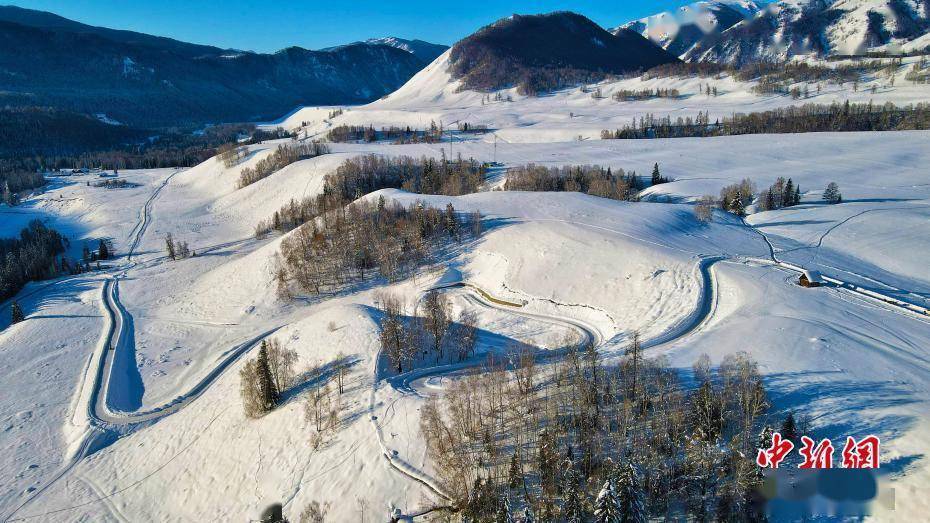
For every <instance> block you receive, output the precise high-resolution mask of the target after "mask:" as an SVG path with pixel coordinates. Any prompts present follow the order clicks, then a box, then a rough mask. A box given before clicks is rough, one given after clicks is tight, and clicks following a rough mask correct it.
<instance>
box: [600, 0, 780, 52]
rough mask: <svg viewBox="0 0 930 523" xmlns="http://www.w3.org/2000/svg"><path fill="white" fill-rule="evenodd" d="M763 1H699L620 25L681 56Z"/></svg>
mask: <svg viewBox="0 0 930 523" xmlns="http://www.w3.org/2000/svg"><path fill="white" fill-rule="evenodd" d="M762 6H763V4H762V3H760V2H756V1H753V0H737V1H711V2H706V1H701V2H695V3H693V4H689V5H685V6H682V7H680V8H678V9H676V10H674V11H663V12H661V13H658V14H655V15H652V16H647V17H645V18H640V19H639V20H634V21H632V22H627V23H625V24H623V25H621V26H619V27H617V28H614V29H613V30H612V31H611V32H613V33H617V32H618V31H620V30H621V29H630V30H632V31H636V32H638V33H640V34H642V35H643V36H645V37H646V38H649V39H650V40H652V41H653V42H655V43H656V44H658V45H660V46H661V47H662V48H663V49H665V50H666V51H668V52H670V53H672V54H674V55H676V56H681V55H683V54H685V53H686V52H687V51H688V50H690V49H691V48H692V47H694V45H695V44H697V43H698V42H701V41H702V40H704V39H705V38H707V37H708V36H709V35H716V34H720V33H722V32H723V31H726V30H727V29H729V28H731V27H733V26H734V25H736V24H737V23H739V22H742V21H743V20H746V19H748V18H751V17H752V16H753V15H755V14H756V13H758V12H759V10H760V9H762Z"/></svg>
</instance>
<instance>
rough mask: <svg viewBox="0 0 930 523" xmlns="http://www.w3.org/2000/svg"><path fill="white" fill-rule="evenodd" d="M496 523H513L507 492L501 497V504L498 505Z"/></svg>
mask: <svg viewBox="0 0 930 523" xmlns="http://www.w3.org/2000/svg"><path fill="white" fill-rule="evenodd" d="M494 521H495V523H513V515H512V514H511V513H510V496H508V495H507V493H506V492H505V493H504V495H503V496H501V500H500V503H499V504H498V505H497V514H496V515H495V516H494Z"/></svg>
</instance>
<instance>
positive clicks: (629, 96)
mask: <svg viewBox="0 0 930 523" xmlns="http://www.w3.org/2000/svg"><path fill="white" fill-rule="evenodd" d="M679 96H681V93H679V92H678V89H640V90H638V91H633V90H629V89H620V90H619V91H615V92H614V94H613V96H612V97H613V99H614V100H616V101H618V102H627V101H640V100H650V99H652V98H678V97H679Z"/></svg>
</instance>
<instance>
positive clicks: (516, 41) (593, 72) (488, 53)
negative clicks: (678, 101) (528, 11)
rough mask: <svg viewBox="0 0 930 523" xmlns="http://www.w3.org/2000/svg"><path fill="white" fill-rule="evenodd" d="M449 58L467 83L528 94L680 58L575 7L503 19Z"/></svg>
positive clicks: (467, 40)
mask: <svg viewBox="0 0 930 523" xmlns="http://www.w3.org/2000/svg"><path fill="white" fill-rule="evenodd" d="M449 57H450V64H451V71H452V73H453V76H454V77H456V78H461V79H462V80H463V86H464V87H465V88H469V89H475V90H494V89H501V88H505V87H511V86H517V87H518V88H519V89H520V91H521V92H524V93H531V92H532V93H537V92H545V91H551V90H553V89H558V88H561V87H566V86H569V85H573V84H577V83H580V82H589V81H596V80H598V79H601V78H603V77H604V76H605V75H606V74H608V73H614V74H621V73H629V72H634V71H639V70H646V69H649V68H651V67H655V66H656V65H660V64H666V63H671V62H675V61H677V58H675V57H674V56H672V55H670V54H669V53H667V52H666V51H664V50H663V49H662V48H660V47H658V46H656V45H655V44H653V43H652V42H650V41H649V40H647V39H645V38H643V37H642V36H641V35H639V34H637V33H636V32H634V31H627V30H621V31H619V32H617V33H616V34H613V33H610V32H608V31H606V30H604V29H603V28H601V27H600V26H598V25H597V24H595V23H594V22H592V21H591V20H589V19H587V18H585V17H584V16H581V15H579V14H576V13H571V12H555V13H549V14H545V15H531V16H524V15H513V16H510V17H509V18H504V19H501V20H498V21H497V22H495V23H493V24H491V25H489V26H487V27H484V28H482V29H481V30H479V31H477V32H476V33H474V34H472V35H471V36H468V37H466V38H464V39H462V40H461V41H459V42H458V43H456V44H455V45H454V46H453V47H452V49H451V51H450V56H449Z"/></svg>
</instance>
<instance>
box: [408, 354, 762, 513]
mask: <svg viewBox="0 0 930 523" xmlns="http://www.w3.org/2000/svg"><path fill="white" fill-rule="evenodd" d="M533 354H534V353H533V352H529V351H528V350H525V351H523V352H520V353H517V354H513V355H511V357H510V358H509V364H508V363H507V362H506V361H504V360H495V359H493V358H489V360H488V363H487V368H486V369H485V370H486V372H484V373H481V374H480V375H473V376H468V377H463V378H461V379H459V380H457V381H456V382H455V383H454V384H452V385H451V386H450V388H449V389H447V391H446V393H445V394H444V395H443V396H442V398H441V399H435V398H434V399H431V400H429V401H428V402H427V403H426V405H424V407H423V409H422V417H421V431H422V434H423V436H424V438H425V441H426V444H427V449H428V453H429V457H430V458H431V460H432V462H433V463H434V464H435V467H436V470H437V473H438V475H439V477H440V479H441V481H442V483H443V486H444V488H446V489H447V492H449V493H450V494H452V495H453V496H454V498H455V503H456V505H457V506H458V507H459V508H460V509H461V510H462V512H463V513H464V514H465V516H466V517H467V518H469V520H474V521H489V520H494V519H495V518H496V517H497V516H498V515H500V513H501V511H502V510H503V509H502V508H501V507H502V506H503V505H506V506H507V510H513V507H515V506H517V505H523V506H524V507H525V512H527V513H532V514H535V515H536V517H537V518H538V519H539V520H540V521H554V520H564V521H587V520H588V519H589V518H590V515H591V514H592V513H595V514H597V513H598V512H599V511H600V512H601V513H603V511H605V510H608V511H609V512H611V511H612V512H614V513H615V512H616V511H617V510H619V511H621V512H622V514H621V516H622V519H617V520H611V521H645V520H646V518H647V517H648V518H659V519H663V518H664V519H666V520H678V519H686V518H687V519H693V520H696V521H709V520H718V521H757V520H758V519H757V518H759V517H761V515H762V508H763V507H762V506H761V498H760V496H759V495H758V492H757V487H758V486H759V485H760V484H761V482H762V479H763V478H762V476H761V473H760V470H759V469H758V467H757V466H756V465H755V462H754V459H753V458H754V456H755V454H756V452H755V448H756V445H757V437H756V434H757V431H758V429H759V423H760V419H761V417H762V416H764V415H765V413H766V411H767V409H768V407H769V405H768V402H767V400H766V393H765V389H764V387H763V384H762V379H761V377H760V375H759V373H758V370H757V367H756V364H755V362H753V361H752V360H751V359H750V358H749V356H748V355H746V354H745V353H738V354H735V355H730V356H728V357H727V358H725V359H724V361H723V362H722V363H721V365H720V366H719V367H718V368H717V369H715V370H712V369H711V367H710V362H709V359H708V358H706V356H705V357H702V358H701V359H700V360H699V361H698V362H697V363H696V364H695V376H696V377H697V380H698V383H699V386H698V387H697V389H696V390H688V389H687V388H685V387H684V386H683V385H682V384H681V383H680V382H679V378H678V373H677V371H675V370H674V369H672V368H670V367H669V366H668V364H667V363H666V362H665V361H664V360H662V359H646V358H644V357H643V356H642V353H641V348H640V345H639V341H638V338H637V337H634V341H633V343H632V345H631V346H630V348H629V350H628V351H627V356H626V357H625V358H624V359H623V361H622V362H621V363H620V364H617V365H610V366H608V365H604V364H602V362H601V361H600V359H599V356H598V354H597V351H596V350H595V349H594V348H593V347H591V346H586V347H584V348H581V349H577V348H574V349H571V350H569V352H568V353H567V355H566V357H565V358H563V359H560V360H559V361H558V362H556V363H554V364H552V365H546V366H542V365H538V364H537V363H536V360H535V358H534V356H533ZM631 471H632V473H631ZM598 491H600V492H601V494H599V495H597V496H595V494H596V493H598ZM605 491H606V492H605ZM611 491H613V492H611ZM612 494H613V495H614V496H615V498H616V499H614V501H613V502H611V501H610V499H609V498H610V497H611V495H612ZM637 500H639V502H640V504H641V506H642V511H640V512H638V511H637V508H636V505H637V504H638V503H637ZM610 504H613V505H614V508H612V509H608V507H607V506H608V505H610ZM618 507H619V508H618ZM605 521H606V520H605Z"/></svg>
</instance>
